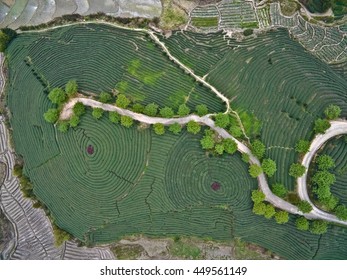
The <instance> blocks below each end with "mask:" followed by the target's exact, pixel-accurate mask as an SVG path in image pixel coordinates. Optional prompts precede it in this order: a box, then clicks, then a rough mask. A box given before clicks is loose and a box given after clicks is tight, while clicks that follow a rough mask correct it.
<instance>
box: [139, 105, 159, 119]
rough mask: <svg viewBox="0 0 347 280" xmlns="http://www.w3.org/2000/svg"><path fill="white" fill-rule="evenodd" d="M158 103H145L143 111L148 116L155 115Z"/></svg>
mask: <svg viewBox="0 0 347 280" xmlns="http://www.w3.org/2000/svg"><path fill="white" fill-rule="evenodd" d="M158 107H159V106H158V105H157V104H155V103H150V104H148V105H146V107H145V109H144V110H143V113H144V114H145V115H147V116H150V117H155V116H156V115H157V113H158Z"/></svg>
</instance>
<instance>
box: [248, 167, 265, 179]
mask: <svg viewBox="0 0 347 280" xmlns="http://www.w3.org/2000/svg"><path fill="white" fill-rule="evenodd" d="M248 172H249V175H251V176H252V177H253V178H257V177H258V176H259V175H260V174H261V173H262V172H263V170H262V169H261V167H260V166H259V165H257V164H251V165H250V166H249V169H248Z"/></svg>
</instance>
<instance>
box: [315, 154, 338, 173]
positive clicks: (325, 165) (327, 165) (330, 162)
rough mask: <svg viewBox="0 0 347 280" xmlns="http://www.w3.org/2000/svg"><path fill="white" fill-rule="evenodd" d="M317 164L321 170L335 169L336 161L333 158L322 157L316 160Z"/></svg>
mask: <svg viewBox="0 0 347 280" xmlns="http://www.w3.org/2000/svg"><path fill="white" fill-rule="evenodd" d="M316 163H317V165H318V169H320V170H328V169H331V168H333V167H335V161H334V159H333V158H332V157H331V156H328V155H321V156H318V157H317V159H316Z"/></svg>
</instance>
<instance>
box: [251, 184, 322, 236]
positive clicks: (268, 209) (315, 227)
mask: <svg viewBox="0 0 347 280" xmlns="http://www.w3.org/2000/svg"><path fill="white" fill-rule="evenodd" d="M281 188H282V187H281ZM251 198H252V201H253V210H252V211H253V213H254V214H256V215H260V216H264V217H265V218H266V219H271V218H272V217H274V218H275V221H276V223H278V224H285V223H287V222H288V221H289V213H288V212H286V211H283V210H279V211H276V209H275V208H274V206H273V205H271V204H268V203H266V202H264V200H265V194H264V193H263V192H261V191H260V190H254V191H252V195H251ZM310 207H311V205H310V204H309V203H308V202H307V201H302V202H301V203H300V204H299V209H300V210H301V211H302V212H303V213H308V212H310V211H311V210H312V208H310ZM310 209H311V210H310ZM295 225H296V227H297V229H299V230H302V231H307V230H310V232H311V233H313V234H323V233H326V232H327V229H328V223H327V222H325V221H322V220H314V221H313V222H312V224H311V225H310V222H309V221H308V220H307V219H306V218H305V217H303V216H301V217H299V218H297V219H296V221H295Z"/></svg>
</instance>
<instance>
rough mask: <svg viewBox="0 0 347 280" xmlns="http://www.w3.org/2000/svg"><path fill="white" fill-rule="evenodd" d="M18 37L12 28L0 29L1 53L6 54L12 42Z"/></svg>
mask: <svg viewBox="0 0 347 280" xmlns="http://www.w3.org/2000/svg"><path fill="white" fill-rule="evenodd" d="M16 36H17V33H16V31H14V30H12V29H10V28H3V29H0V52H4V51H5V50H6V48H7V47H8V45H9V44H10V42H11V41H12V40H13V39H14V38H15V37H16Z"/></svg>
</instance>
